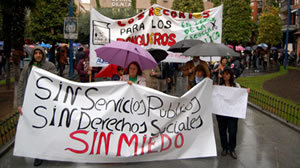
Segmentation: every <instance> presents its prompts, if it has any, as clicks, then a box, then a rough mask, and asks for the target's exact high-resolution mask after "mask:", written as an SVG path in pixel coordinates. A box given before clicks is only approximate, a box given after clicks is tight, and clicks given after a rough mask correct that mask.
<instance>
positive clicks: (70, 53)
mask: <svg viewBox="0 0 300 168" xmlns="http://www.w3.org/2000/svg"><path fill="white" fill-rule="evenodd" d="M69 17H73V1H72V0H70V7H69ZM69 50H70V51H69V56H70V57H69V61H70V69H69V77H70V79H73V41H72V39H70V40H69Z"/></svg>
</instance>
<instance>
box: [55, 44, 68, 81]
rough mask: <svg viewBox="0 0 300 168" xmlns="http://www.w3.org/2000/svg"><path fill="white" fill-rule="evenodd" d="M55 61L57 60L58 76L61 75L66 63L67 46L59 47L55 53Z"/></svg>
mask: <svg viewBox="0 0 300 168" xmlns="http://www.w3.org/2000/svg"><path fill="white" fill-rule="evenodd" d="M57 54H58V55H57V62H58V67H57V68H58V71H59V76H63V72H64V70H65V65H66V64H67V63H68V47H67V46H63V47H61V48H60V49H59V52H58V53H57Z"/></svg>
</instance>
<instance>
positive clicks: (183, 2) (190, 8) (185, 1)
mask: <svg viewBox="0 0 300 168" xmlns="http://www.w3.org/2000/svg"><path fill="white" fill-rule="evenodd" d="M172 9H174V10H178V11H182V12H189V13H197V12H202V11H203V10H204V7H203V1H202V0H197V1H194V0H174V1H173V5H172Z"/></svg>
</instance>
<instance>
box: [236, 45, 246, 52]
mask: <svg viewBox="0 0 300 168" xmlns="http://www.w3.org/2000/svg"><path fill="white" fill-rule="evenodd" d="M235 51H245V48H244V47H243V46H235Z"/></svg>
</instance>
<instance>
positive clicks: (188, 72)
mask: <svg viewBox="0 0 300 168" xmlns="http://www.w3.org/2000/svg"><path fill="white" fill-rule="evenodd" d="M199 64H201V65H202V66H203V67H204V71H205V75H206V76H207V77H209V78H210V71H209V68H208V65H207V63H206V62H205V61H202V60H200V58H199V56H196V57H193V59H192V60H191V61H188V62H187V63H186V64H185V65H184V68H183V71H182V75H183V77H185V76H188V86H187V90H190V89H191V87H192V84H193V82H194V80H195V67H196V66H197V65H199Z"/></svg>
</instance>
